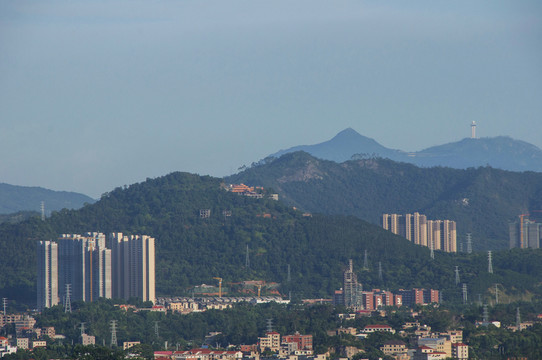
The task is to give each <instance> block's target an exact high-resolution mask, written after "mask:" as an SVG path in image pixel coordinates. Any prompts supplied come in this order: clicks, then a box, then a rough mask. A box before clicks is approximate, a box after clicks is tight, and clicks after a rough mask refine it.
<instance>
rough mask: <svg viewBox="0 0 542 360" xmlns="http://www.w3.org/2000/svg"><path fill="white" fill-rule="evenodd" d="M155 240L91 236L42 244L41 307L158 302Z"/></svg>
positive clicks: (39, 269)
mask: <svg viewBox="0 0 542 360" xmlns="http://www.w3.org/2000/svg"><path fill="white" fill-rule="evenodd" d="M154 242H155V240H154V238H152V237H150V236H147V235H130V236H126V235H123V234H122V233H111V234H109V235H108V236H106V235H104V234H102V233H98V232H89V233H86V234H84V235H79V234H62V235H61V236H60V237H59V238H58V239H57V240H56V241H39V242H38V246H37V307H38V309H39V310H43V309H44V308H47V307H51V306H54V305H57V304H59V303H61V302H62V303H64V304H65V305H69V303H71V301H75V300H83V301H93V300H96V299H97V298H100V297H103V298H120V299H129V298H131V297H137V298H139V299H141V300H143V301H152V302H154V301H155V298H156V295H155V253H154Z"/></svg>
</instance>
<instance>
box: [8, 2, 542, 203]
mask: <svg viewBox="0 0 542 360" xmlns="http://www.w3.org/2000/svg"><path fill="white" fill-rule="evenodd" d="M541 44H542V4H541V3H540V2H539V1H476V2H473V1H434V0H432V1H408V2H405V1H389V2H384V1H333V2H331V1H320V0H311V1H267V2H264V1H205V2H203V1H137V0H136V1H78V0H72V1H56V0H52V1H47V2H42V1H13V2H12V1H2V2H0V150H1V153H2V156H1V159H0V182H6V183H10V184H14V185H25V186H42V187H46V188H49V189H54V190H67V191H77V192H82V193H85V194H87V195H90V196H92V197H96V198H97V197H99V196H100V194H102V193H104V192H106V191H110V190H112V189H113V188H115V187H117V186H122V185H125V184H132V183H135V182H139V181H142V180H144V179H145V178H147V177H156V176H161V175H165V174H167V173H170V172H172V171H188V172H192V173H198V174H202V175H203V174H210V175H213V176H224V175H228V174H231V173H234V172H236V171H237V169H238V168H239V167H240V166H242V165H245V164H247V165H248V164H250V163H252V162H253V161H257V160H259V159H261V158H264V157H265V156H267V155H269V154H271V153H274V152H276V151H278V150H280V149H284V148H289V147H292V146H295V145H301V144H314V143H319V142H322V141H325V140H328V139H330V138H331V137H333V136H334V135H335V134H336V133H338V132H339V131H341V130H343V129H345V128H347V127H352V128H353V129H355V130H356V131H358V132H359V133H360V134H362V135H365V136H368V137H371V138H374V139H375V140H376V141H378V142H380V143H381V144H383V145H385V146H387V147H390V148H396V149H401V150H406V151H414V150H421V149H423V148H427V147H429V146H433V145H439V144H443V143H447V142H452V141H456V140H460V139H462V138H464V137H468V136H470V123H471V122H472V121H476V122H477V123H478V135H479V136H481V137H486V136H490V137H491V136H498V135H508V136H511V137H513V138H515V139H520V140H524V141H527V142H530V143H532V144H534V145H536V146H538V147H542V136H541V133H542V121H541V120H542V119H541V114H542V45H541Z"/></svg>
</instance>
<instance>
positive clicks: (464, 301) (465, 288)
mask: <svg viewBox="0 0 542 360" xmlns="http://www.w3.org/2000/svg"><path fill="white" fill-rule="evenodd" d="M467 301H468V298H467V284H465V283H463V304H467Z"/></svg>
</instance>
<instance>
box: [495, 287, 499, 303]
mask: <svg viewBox="0 0 542 360" xmlns="http://www.w3.org/2000/svg"><path fill="white" fill-rule="evenodd" d="M498 304H499V288H498V287H497V284H495V305H498Z"/></svg>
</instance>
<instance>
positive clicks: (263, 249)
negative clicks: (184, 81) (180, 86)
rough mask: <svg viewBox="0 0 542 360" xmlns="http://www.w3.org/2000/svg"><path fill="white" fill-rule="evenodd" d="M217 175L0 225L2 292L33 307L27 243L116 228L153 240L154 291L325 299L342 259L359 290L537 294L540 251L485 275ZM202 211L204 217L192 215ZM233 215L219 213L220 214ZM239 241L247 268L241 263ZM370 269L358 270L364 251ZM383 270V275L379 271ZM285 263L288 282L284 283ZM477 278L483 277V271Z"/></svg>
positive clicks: (514, 255) (478, 262) (478, 267)
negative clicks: (235, 287) (226, 184)
mask: <svg viewBox="0 0 542 360" xmlns="http://www.w3.org/2000/svg"><path fill="white" fill-rule="evenodd" d="M221 181H222V180H220V179H216V178H211V177H200V176H197V175H192V174H186V173H173V174H170V175H167V176H164V177H160V178H157V179H149V180H147V181H146V182H143V183H140V184H135V185H132V186H130V187H126V188H117V189H115V190H113V191H112V192H110V193H108V194H104V195H103V196H102V198H101V199H100V200H99V201H98V202H97V203H95V204H92V205H86V206H85V207H83V208H82V209H80V210H62V211H60V212H55V213H53V214H52V216H51V217H49V218H47V219H46V220H45V221H41V220H40V219H39V218H32V219H29V220H27V221H24V222H21V223H17V224H8V223H6V224H2V225H0V253H1V254H2V264H1V268H2V271H1V272H0V295H1V296H2V297H8V298H10V299H15V300H17V301H19V302H24V303H26V304H32V303H34V301H35V290H34V289H35V246H36V241H37V240H39V239H55V238H56V237H57V236H58V235H59V234H61V233H84V232H87V231H100V232H104V233H108V232H112V231H121V232H124V233H129V234H130V233H131V234H148V235H151V236H153V237H155V238H156V254H157V255H156V256H157V266H156V277H157V293H158V295H181V294H189V291H190V287H192V286H194V285H197V284H201V283H207V284H209V283H214V282H215V280H213V277H217V276H218V277H222V278H223V279H224V282H225V284H227V283H228V282H235V281H241V280H254V279H262V280H267V281H273V282H279V283H281V286H280V288H279V290H280V291H281V292H282V293H283V294H289V293H290V292H291V293H292V297H293V298H299V297H330V296H331V294H332V291H333V290H335V289H337V288H339V287H340V286H341V278H342V271H343V269H344V267H345V265H346V263H347V261H348V259H349V258H352V259H354V266H355V270H356V271H357V272H358V276H359V279H360V281H361V282H362V283H363V284H364V287H365V288H373V287H379V288H388V289H391V290H394V289H397V288H400V287H405V288H409V287H414V286H416V287H432V288H437V289H442V290H443V292H444V296H445V299H448V300H458V299H459V297H460V289H459V288H458V287H456V286H455V283H454V272H453V269H454V266H460V269H461V276H462V282H466V283H468V284H469V289H470V291H473V292H474V291H476V292H477V293H480V294H482V295H483V296H491V292H490V290H491V289H492V288H493V284H494V283H499V284H501V285H500V286H501V289H500V291H501V292H502V296H503V297H504V296H512V297H519V296H526V297H528V296H531V295H532V294H540V293H541V290H540V288H539V287H538V284H539V283H541V280H542V261H541V260H542V251H530V250H527V251H504V252H499V253H495V254H494V268H495V274H492V275H488V274H485V272H486V270H485V269H487V265H486V263H485V254H483V253H482V254H472V255H470V256H468V257H467V256H465V255H453V254H444V253H438V252H437V254H436V258H435V260H431V259H430V256H429V250H428V249H427V248H422V247H419V246H416V245H413V244H411V243H409V242H408V241H407V240H405V239H403V238H400V237H398V236H395V235H393V234H390V233H389V232H387V231H384V230H382V229H381V228H379V227H378V226H375V225H371V224H369V223H367V222H365V221H362V220H360V219H358V218H355V217H345V216H324V215H317V214H313V215H312V216H304V215H303V214H302V213H301V212H299V211H296V210H294V209H292V208H291V207H287V206H285V205H283V204H282V203H281V202H280V201H274V200H270V199H268V198H264V199H253V198H248V197H244V196H241V195H238V194H234V193H231V192H227V191H225V190H224V189H223V188H222V186H221V185H222V184H221ZM201 209H210V210H211V216H210V217H209V218H207V219H202V218H200V210H201ZM224 210H228V211H231V216H229V217H224V216H223V211H224ZM247 245H248V247H249V253H250V268H246V267H245V255H246V248H247ZM365 250H367V252H368V256H369V269H367V270H363V269H362V264H363V257H364V251H365ZM379 262H380V263H381V264H382V269H383V279H382V280H380V279H379V277H378V274H377V269H378V263H379ZM288 265H290V269H291V281H290V282H288V281H287V280H288V279H287V268H288ZM484 274H485V275H484Z"/></svg>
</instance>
